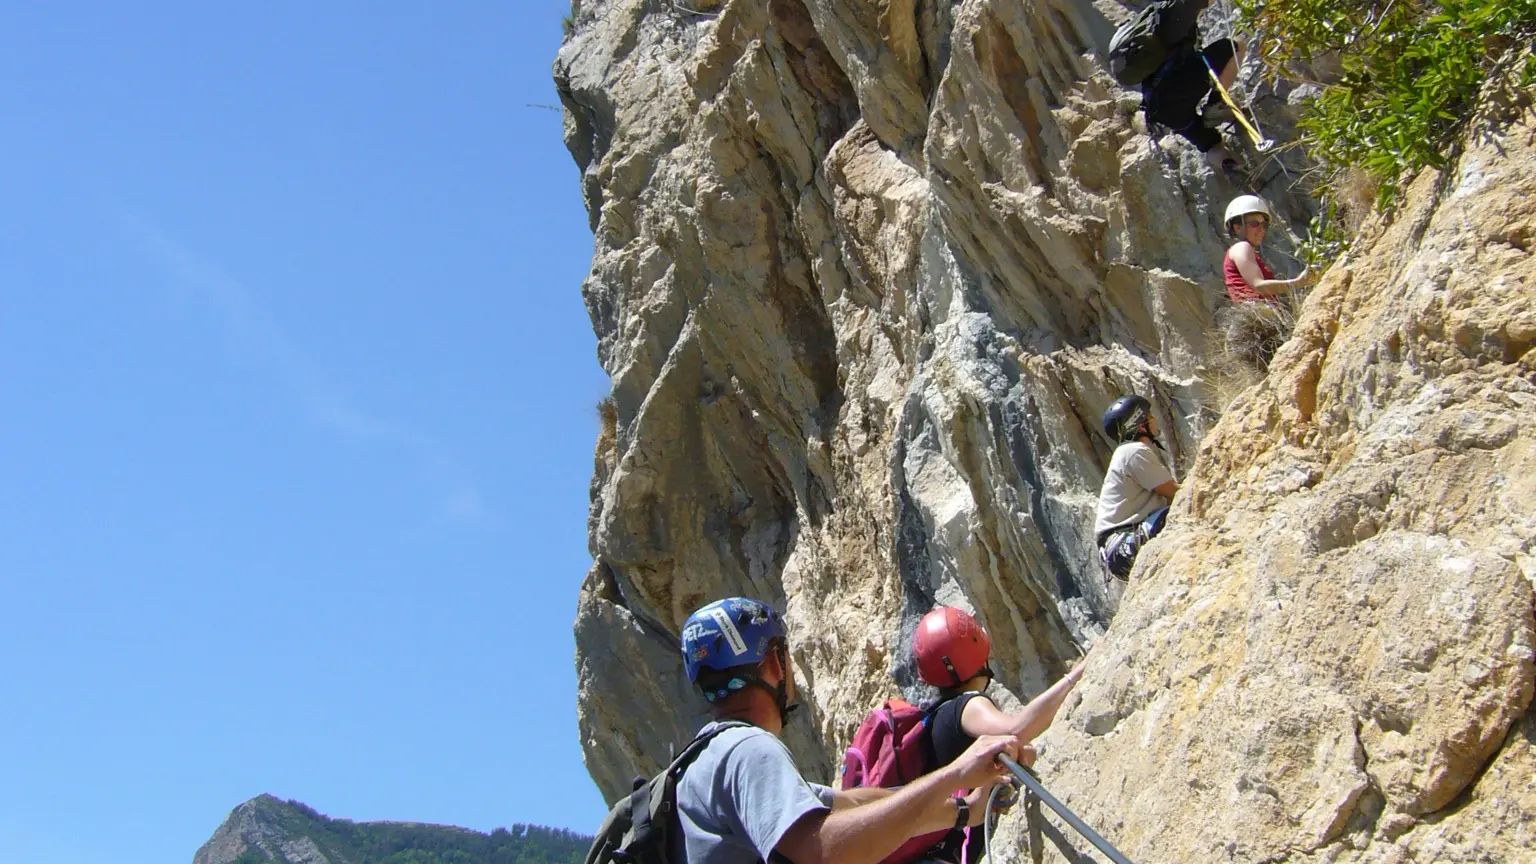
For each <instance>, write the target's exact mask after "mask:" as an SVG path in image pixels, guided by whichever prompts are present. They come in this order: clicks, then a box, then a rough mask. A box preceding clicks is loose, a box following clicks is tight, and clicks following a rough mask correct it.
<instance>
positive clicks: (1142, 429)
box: [1093, 395, 1179, 579]
mask: <svg viewBox="0 0 1536 864" xmlns="http://www.w3.org/2000/svg"><path fill="white" fill-rule="evenodd" d="M1159 431H1160V430H1159V429H1158V428H1157V418H1156V417H1154V416H1153V415H1152V404H1151V403H1150V402H1148V401H1147V400H1145V399H1143V398H1141V397H1140V396H1134V395H1126V396H1121V397H1120V398H1119V399H1116V400H1115V401H1114V402H1113V403H1112V404H1111V405H1110V406H1109V409H1108V410H1106V411H1105V412H1104V432H1105V434H1107V435H1109V436H1110V437H1111V438H1113V439H1114V440H1115V441H1117V442H1119V443H1118V445H1117V446H1116V447H1115V455H1114V456H1112V457H1110V460H1109V470H1108V471H1106V472H1104V485H1103V486H1102V487H1100V488H1099V508H1098V513H1097V515H1096V517H1095V518H1094V521H1093V535H1094V538H1095V539H1096V540H1097V542H1098V546H1099V558H1100V560H1101V561H1102V562H1103V564H1104V567H1105V569H1106V570H1107V571H1108V572H1109V573H1110V574H1111V575H1114V576H1118V577H1120V578H1121V579H1125V578H1127V577H1129V576H1130V572H1131V565H1132V564H1134V563H1135V561H1136V554H1137V553H1138V552H1139V551H1141V546H1142V545H1143V544H1144V543H1146V542H1147V541H1148V540H1150V539H1152V538H1153V537H1155V536H1157V533H1158V532H1159V531H1161V530H1162V528H1163V522H1164V519H1165V518H1166V516H1167V512H1168V505H1169V503H1170V502H1171V501H1172V500H1173V496H1174V493H1176V492H1178V491H1179V484H1178V481H1176V480H1174V479H1173V472H1172V471H1171V470H1169V468H1168V463H1167V461H1166V452H1165V451H1164V450H1163V445H1162V443H1161V442H1159V441H1158V438H1157V436H1158V433H1159Z"/></svg>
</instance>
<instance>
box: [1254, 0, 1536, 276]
mask: <svg viewBox="0 0 1536 864" xmlns="http://www.w3.org/2000/svg"><path fill="white" fill-rule="evenodd" d="M1236 2H1237V5H1238V7H1239V9H1240V10H1241V11H1242V13H1243V15H1244V17H1245V18H1246V21H1247V26H1248V27H1249V28H1251V29H1252V30H1254V32H1257V33H1259V34H1261V37H1260V41H1259V45H1258V49H1259V52H1260V54H1261V56H1263V57H1264V59H1265V60H1266V62H1267V63H1268V64H1269V65H1270V66H1271V67H1272V68H1273V69H1275V70H1276V71H1278V73H1279V74H1280V75H1282V76H1286V75H1287V74H1288V72H1287V69H1288V67H1290V66H1291V64H1292V61H1296V60H1300V61H1310V60H1315V59H1318V58H1328V59H1331V58H1333V57H1337V59H1338V63H1339V65H1340V67H1341V69H1342V74H1341V75H1340V76H1339V77H1338V80H1336V81H1334V82H1333V83H1330V84H1327V85H1325V86H1324V87H1323V89H1322V93H1321V95H1319V96H1318V97H1317V99H1316V100H1314V101H1313V102H1312V104H1311V105H1310V106H1309V107H1308V108H1307V110H1306V112H1305V113H1304V115H1303V117H1302V120H1301V123H1300V126H1301V129H1302V143H1303V144H1304V145H1305V146H1306V147H1307V149H1308V150H1309V151H1310V153H1311V154H1312V156H1313V157H1314V158H1316V159H1317V160H1318V161H1319V162H1320V163H1321V164H1322V165H1323V167H1324V177H1325V179H1324V183H1323V186H1322V189H1321V192H1322V194H1323V197H1324V199H1325V201H1327V200H1329V199H1331V200H1332V204H1330V205H1327V206H1325V211H1330V210H1331V211H1332V212H1331V213H1330V214H1329V216H1330V217H1331V218H1332V221H1331V222H1330V221H1328V220H1327V219H1325V220H1324V223H1323V224H1322V225H1321V226H1320V230H1321V231H1322V235H1320V240H1321V242H1320V246H1321V247H1327V246H1328V245H1329V243H1331V242H1336V241H1337V239H1338V237H1337V236H1335V237H1334V238H1332V239H1331V240H1330V239H1329V238H1328V237H1327V236H1324V235H1327V234H1328V232H1329V231H1332V232H1333V233H1334V234H1335V235H1342V234H1344V233H1347V232H1345V231H1344V230H1343V229H1342V228H1341V227H1340V225H1339V221H1340V220H1339V216H1340V214H1339V213H1338V207H1339V203H1340V202H1341V201H1342V202H1343V203H1344V204H1345V205H1348V203H1349V201H1348V199H1347V196H1344V195H1341V194H1339V193H1341V192H1342V191H1344V190H1340V189H1339V188H1338V185H1339V183H1341V182H1343V181H1342V178H1343V177H1344V176H1345V175H1346V174H1347V172H1348V171H1349V169H1351V168H1360V169H1364V171H1365V172H1367V173H1368V175H1369V177H1370V180H1371V181H1372V183H1371V185H1372V186H1373V187H1374V197H1375V201H1374V205H1375V206H1376V207H1383V208H1390V207H1391V206H1392V205H1393V204H1394V203H1395V201H1396V199H1397V197H1398V195H1399V194H1400V192H1401V186H1402V184H1403V183H1404V182H1406V181H1407V180H1408V179H1410V178H1411V177H1412V176H1413V175H1414V174H1416V173H1417V172H1418V171H1419V170H1420V169H1422V168H1425V167H1436V168H1439V167H1443V166H1444V165H1445V164H1446V162H1447V160H1448V159H1450V158H1451V157H1452V156H1454V152H1455V148H1456V143H1457V141H1459V140H1460V139H1461V137H1462V135H1463V134H1464V133H1465V132H1466V129H1467V124H1468V123H1469V122H1470V121H1471V115H1472V113H1473V108H1474V107H1475V105H1476V101H1477V97H1478V94H1479V92H1480V91H1481V89H1482V87H1483V85H1484V82H1485V81H1486V80H1487V79H1488V77H1489V76H1490V75H1491V74H1493V73H1495V72H1496V71H1497V70H1498V69H1499V67H1500V66H1503V65H1506V64H1511V63H1516V62H1518V63H1521V64H1522V66H1521V68H1519V69H1517V70H1514V71H1515V75H1514V76H1513V80H1517V81H1520V82H1523V83H1522V85H1521V86H1527V87H1528V86H1530V84H1531V83H1533V82H1536V59H1533V57H1532V55H1531V54H1530V52H1529V51H1528V48H1529V46H1530V45H1531V40H1532V38H1533V37H1536V0H1439V2H1425V0H1236Z"/></svg>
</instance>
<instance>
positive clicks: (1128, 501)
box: [1093, 441, 1173, 537]
mask: <svg viewBox="0 0 1536 864" xmlns="http://www.w3.org/2000/svg"><path fill="white" fill-rule="evenodd" d="M1172 479H1173V472H1172V471H1170V470H1168V465H1167V464H1166V463H1165V462H1163V456H1162V450H1160V449H1159V448H1157V447H1153V446H1152V445H1151V444H1148V443H1146V442H1145V441H1128V442H1126V443H1124V444H1121V445H1120V446H1119V447H1116V448H1115V455H1114V456H1113V457H1111V458H1110V460H1109V470H1108V471H1107V472H1105V474H1104V485H1103V487H1101V488H1100V489H1099V512H1098V516H1097V518H1095V519H1094V520H1093V535H1094V536H1095V537H1098V536H1100V535H1102V534H1103V533H1104V532H1105V531H1109V530H1111V529H1114V528H1124V527H1126V526H1128V525H1135V524H1136V523H1138V522H1140V521H1142V520H1143V519H1146V518H1147V517H1148V516H1151V515H1152V514H1153V513H1155V512H1157V511H1158V510H1159V509H1161V508H1163V507H1167V506H1168V499H1167V498H1164V497H1163V496H1161V495H1159V494H1157V493H1156V492H1153V491H1152V490H1153V489H1155V488H1157V487H1158V486H1161V485H1163V484H1164V483H1167V482H1168V481H1169V480H1172Z"/></svg>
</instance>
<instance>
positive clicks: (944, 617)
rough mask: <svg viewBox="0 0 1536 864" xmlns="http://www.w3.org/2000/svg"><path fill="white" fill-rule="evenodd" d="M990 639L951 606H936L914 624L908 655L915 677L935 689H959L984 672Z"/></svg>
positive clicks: (963, 614)
mask: <svg viewBox="0 0 1536 864" xmlns="http://www.w3.org/2000/svg"><path fill="white" fill-rule="evenodd" d="M991 652H992V639H991V638H990V637H989V636H987V631H986V630H985V629H984V628H983V627H982V626H981V624H979V623H977V621H976V619H975V618H973V617H971V613H969V612H967V611H965V610H964V609H956V608H955V607H953V606H939V607H936V608H935V609H934V610H933V611H932V612H929V613H928V614H927V615H924V616H923V620H921V621H919V622H917V634H916V636H915V637H914V638H913V640H912V653H913V654H915V655H917V674H918V675H920V676H922V679H923V680H924V681H926V682H928V683H929V684H932V685H933V686H935V687H939V688H941V689H942V688H949V687H959V686H960V685H961V684H964V683H965V682H966V681H969V680H970V679H972V678H974V677H976V675H978V674H980V673H981V672H982V671H983V670H985V669H986V668H987V655H989V654H990V653H991Z"/></svg>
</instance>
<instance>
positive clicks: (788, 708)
mask: <svg viewBox="0 0 1536 864" xmlns="http://www.w3.org/2000/svg"><path fill="white" fill-rule="evenodd" d="M775 651H776V652H777V654H778V658H779V671H780V672H781V673H783V674H782V676H781V677H780V678H779V683H778V684H772V685H770V684H769V683H768V682H767V681H764V680H763V678H762V676H760V675H753V676H752V677H751V678H750V679H748V680H747V686H748V687H757V688H759V689H761V690H763V691H764V692H766V693H767V694H768V695H769V696H772V697H773V704H774V707H776V708H778V709H779V722H780V723H788V722H789V715H791V714H793V713H794V712H795V709H796V708H799V707H800V703H799V702H796V703H795V704H793V705H791V704H789V676H790V675H793V674H794V673H793V672H791V671H790V669H789V652H788V651H786V650H785V649H784V646H783V645H779V646H778V647H777V648H776V649H775Z"/></svg>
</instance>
